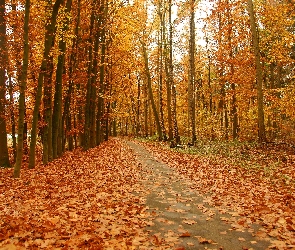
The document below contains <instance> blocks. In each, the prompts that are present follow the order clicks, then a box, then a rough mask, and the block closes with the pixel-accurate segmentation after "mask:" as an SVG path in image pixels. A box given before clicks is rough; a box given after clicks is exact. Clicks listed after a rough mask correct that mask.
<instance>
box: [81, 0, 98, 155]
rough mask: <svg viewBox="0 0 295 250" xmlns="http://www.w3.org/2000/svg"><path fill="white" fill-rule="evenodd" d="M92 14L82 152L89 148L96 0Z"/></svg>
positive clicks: (94, 0)
mask: <svg viewBox="0 0 295 250" xmlns="http://www.w3.org/2000/svg"><path fill="white" fill-rule="evenodd" d="M92 6H93V7H92V13H91V17H90V34H89V49H88V73H87V75H88V80H87V87H86V104H85V124H84V142H83V148H84V150H88V149H89V148H90V119H91V110H90V106H91V96H92V93H91V91H92V90H93V88H92V86H91V84H92V82H91V80H92V78H91V73H92V67H93V29H94V22H95V7H94V6H96V0H93V3H92Z"/></svg>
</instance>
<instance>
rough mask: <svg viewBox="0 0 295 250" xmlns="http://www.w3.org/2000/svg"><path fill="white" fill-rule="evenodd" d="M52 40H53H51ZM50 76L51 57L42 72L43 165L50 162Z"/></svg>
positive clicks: (51, 71) (51, 69)
mask: <svg viewBox="0 0 295 250" xmlns="http://www.w3.org/2000/svg"><path fill="white" fill-rule="evenodd" d="M53 40H54V39H53ZM52 42H53V43H54V41H52ZM52 47H53V45H52ZM52 74H53V57H52V56H50V57H49V59H48V62H47V70H46V71H45V72H44V98H43V104H44V121H45V123H46V124H45V126H44V129H43V164H47V163H48V161H52V159H53V152H52Z"/></svg>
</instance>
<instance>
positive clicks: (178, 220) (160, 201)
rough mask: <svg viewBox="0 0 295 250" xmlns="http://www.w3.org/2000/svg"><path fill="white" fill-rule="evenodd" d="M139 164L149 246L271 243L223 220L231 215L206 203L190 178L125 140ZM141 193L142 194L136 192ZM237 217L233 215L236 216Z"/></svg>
mask: <svg viewBox="0 0 295 250" xmlns="http://www.w3.org/2000/svg"><path fill="white" fill-rule="evenodd" d="M126 143H127V145H128V146H129V147H130V148H131V149H133V150H134V152H135V154H136V157H137V160H138V162H139V164H141V165H142V173H141V176H142V185H143V186H144V189H145V191H146V193H145V194H144V195H145V197H146V206H148V207H149V210H148V211H149V212H150V213H151V217H152V218H150V221H151V223H150V225H149V226H148V227H147V230H148V231H149V232H150V235H151V241H152V243H153V245H154V246H155V248H152V249H179V250H180V249H229V250H238V249H267V248H268V246H269V245H270V243H269V242H268V241H264V240H260V239H258V238H257V237H254V236H253V233H254V231H257V228H255V229H254V228H250V229H248V232H246V231H243V230H241V231H237V230H233V229H232V226H231V225H230V223H229V224H226V222H225V221H229V222H231V217H236V216H237V215H236V214H235V213H232V215H229V214H225V212H224V211H222V210H219V211H218V210H217V209H216V208H213V207H210V206H208V205H206V204H205V201H204V200H203V198H202V196H201V195H199V194H198V193H197V192H196V191H194V190H192V189H190V181H189V180H188V179H187V178H186V177H185V176H181V175H179V174H178V173H177V171H176V170H175V171H174V170H173V169H172V168H170V167H168V166H167V165H166V164H164V163H161V162H159V161H157V160H156V159H155V158H154V157H153V156H152V155H151V154H150V153H149V152H148V151H147V150H146V149H145V148H144V147H143V146H142V145H139V144H137V143H136V142H132V141H127V142H126ZM139 195H141V196H142V194H139ZM235 219H236V218H235Z"/></svg>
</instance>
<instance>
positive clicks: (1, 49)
mask: <svg viewBox="0 0 295 250" xmlns="http://www.w3.org/2000/svg"><path fill="white" fill-rule="evenodd" d="M5 6H6V5H5V0H0V166H1V167H9V166H10V163H9V157H8V148H7V132H6V117H5V103H6V98H5V92H6V76H5V71H6V65H7V55H6V53H7V52H6V21H5Z"/></svg>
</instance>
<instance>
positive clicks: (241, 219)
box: [138, 142, 295, 249]
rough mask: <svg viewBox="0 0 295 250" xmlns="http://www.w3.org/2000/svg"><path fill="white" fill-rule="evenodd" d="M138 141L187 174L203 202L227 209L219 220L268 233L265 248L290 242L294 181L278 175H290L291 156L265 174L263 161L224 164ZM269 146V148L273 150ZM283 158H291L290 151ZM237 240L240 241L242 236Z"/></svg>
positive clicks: (294, 228) (294, 233)
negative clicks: (257, 165)
mask: <svg viewBox="0 0 295 250" xmlns="http://www.w3.org/2000/svg"><path fill="white" fill-rule="evenodd" d="M138 143H139V142H138ZM140 144H141V145H143V146H145V147H146V149H147V150H148V151H149V152H150V153H151V154H152V155H153V156H154V157H155V158H156V159H157V160H158V161H160V162H163V163H166V164H167V165H168V166H170V167H171V168H172V169H175V170H176V171H177V173H178V174H179V176H180V177H181V176H184V177H185V178H188V179H190V183H188V185H189V186H190V188H191V190H195V191H197V192H199V193H200V194H202V196H203V202H204V204H205V203H206V204H208V205H210V206H213V207H215V208H216V209H218V210H219V213H221V214H228V215H230V216H231V217H228V216H225V217H223V219H222V220H223V221H226V222H227V223H230V224H231V226H232V229H234V230H237V231H241V232H243V231H247V230H248V231H249V232H252V233H254V232H253V229H252V228H251V227H250V226H251V225H253V224H255V223H257V224H259V225H260V226H262V228H261V229H260V230H259V231H258V232H256V233H255V235H256V236H258V237H261V238H265V239H266V238H267V239H270V241H271V246H270V247H269V248H270V249H290V248H293V247H294V248H295V219H294V218H295V185H294V184H293V183H292V182H291V181H290V180H289V179H284V178H282V175H283V176H286V175H288V176H294V174H295V165H294V164H293V163H294V162H293V161H291V160H290V161H287V162H285V163H284V165H282V166H281V167H280V168H276V169H274V168H273V169H272V172H271V176H270V175H269V174H267V172H266V169H267V165H266V166H265V167H264V168H258V169H257V168H252V169H251V168H244V167H241V166H239V162H234V159H232V164H228V161H225V160H224V157H222V156H220V155H215V156H212V155H210V156H202V155H191V154H185V153H182V152H177V151H175V150H174V151H173V150H170V149H169V148H168V147H167V146H166V145H165V144H161V143H147V142H146V143H142V142H140ZM264 150H267V149H265V148H264ZM269 151H270V154H271V153H273V150H269ZM276 155H277V154H276ZM276 157H277V156H276ZM257 158H259V160H261V159H260V158H261V154H258V153H257ZM289 158H290V159H293V158H292V156H290V157H289ZM262 160H265V161H266V163H265V164H270V163H271V162H270V160H269V159H267V160H266V158H265V157H264V158H263V159H262ZM198 207H199V208H200V209H203V212H204V213H207V214H208V215H209V216H210V217H211V216H212V215H214V211H209V212H208V210H207V208H206V207H205V206H204V205H203V204H198ZM220 233H221V234H223V235H224V234H226V232H220ZM239 240H240V241H244V239H243V238H239ZM251 243H252V244H255V243H256V241H252V242H251Z"/></svg>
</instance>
